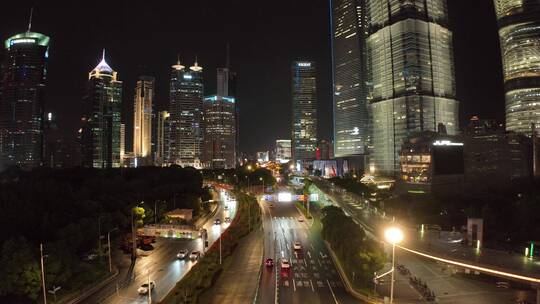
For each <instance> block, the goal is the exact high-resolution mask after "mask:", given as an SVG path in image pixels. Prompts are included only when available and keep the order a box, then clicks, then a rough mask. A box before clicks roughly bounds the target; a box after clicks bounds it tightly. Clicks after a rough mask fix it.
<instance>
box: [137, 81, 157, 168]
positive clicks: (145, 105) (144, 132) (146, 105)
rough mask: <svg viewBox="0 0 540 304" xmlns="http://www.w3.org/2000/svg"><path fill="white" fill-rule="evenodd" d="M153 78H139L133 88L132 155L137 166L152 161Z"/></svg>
mask: <svg viewBox="0 0 540 304" xmlns="http://www.w3.org/2000/svg"><path fill="white" fill-rule="evenodd" d="M154 83H155V79H154V77H150V76H140V77H139V80H137V85H136V87H135V105H134V109H133V154H134V155H135V157H137V158H139V159H140V161H139V164H145V165H149V164H150V163H151V161H152V105H153V100H154Z"/></svg>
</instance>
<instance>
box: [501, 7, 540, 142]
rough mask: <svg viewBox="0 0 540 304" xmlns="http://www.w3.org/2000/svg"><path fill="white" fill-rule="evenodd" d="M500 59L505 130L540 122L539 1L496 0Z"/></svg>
mask: <svg viewBox="0 0 540 304" xmlns="http://www.w3.org/2000/svg"><path fill="white" fill-rule="evenodd" d="M495 11H496V13H497V23H498V25H499V38H500V43H501V54H502V61H503V74H504V87H505V99H506V129H507V130H509V131H515V132H522V133H526V134H530V132H531V123H536V125H540V1H537V0H534V1H533V0H495Z"/></svg>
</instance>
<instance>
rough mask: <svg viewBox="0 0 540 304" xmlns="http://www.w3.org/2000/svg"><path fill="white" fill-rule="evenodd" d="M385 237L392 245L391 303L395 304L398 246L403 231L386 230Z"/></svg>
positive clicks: (397, 229)
mask: <svg viewBox="0 0 540 304" xmlns="http://www.w3.org/2000/svg"><path fill="white" fill-rule="evenodd" d="M384 237H385V238H386V240H387V241H388V242H389V243H390V244H392V283H391V284H390V303H393V301H394V272H395V269H394V268H395V256H396V244H399V243H400V242H401V241H402V240H403V231H401V229H399V228H397V227H391V228H388V229H386V231H385V232H384Z"/></svg>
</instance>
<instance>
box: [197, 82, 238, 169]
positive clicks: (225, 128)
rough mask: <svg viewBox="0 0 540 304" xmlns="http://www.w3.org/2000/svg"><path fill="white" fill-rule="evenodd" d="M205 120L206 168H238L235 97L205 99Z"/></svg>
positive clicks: (208, 97)
mask: <svg viewBox="0 0 540 304" xmlns="http://www.w3.org/2000/svg"><path fill="white" fill-rule="evenodd" d="M218 91H219V90H218ZM204 120H205V133H204V142H205V148H204V154H205V161H206V166H207V167H209V168H213V169H216V168H223V169H230V168H234V167H236V109H235V100H234V97H228V96H220V95H214V96H207V97H205V98H204Z"/></svg>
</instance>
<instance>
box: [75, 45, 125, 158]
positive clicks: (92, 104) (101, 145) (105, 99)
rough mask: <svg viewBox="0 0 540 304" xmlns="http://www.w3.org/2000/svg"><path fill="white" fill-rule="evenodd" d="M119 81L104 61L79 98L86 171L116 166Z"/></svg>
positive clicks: (118, 126)
mask: <svg viewBox="0 0 540 304" xmlns="http://www.w3.org/2000/svg"><path fill="white" fill-rule="evenodd" d="M121 104H122V81H120V80H118V78H117V73H116V71H113V69H112V68H111V67H110V66H109V65H108V64H107V62H106V61H105V51H103V58H102V59H101V62H100V63H99V64H98V65H97V66H96V67H95V68H94V69H93V70H92V71H91V72H90V73H89V75H88V82H87V85H86V94H85V95H84V98H83V117H82V119H81V120H82V124H83V126H82V134H81V154H82V165H83V167H87V168H118V167H120V162H121V159H120V142H121V140H120V137H121V136H120V133H121V132H120V130H121V120H120V119H121Z"/></svg>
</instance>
